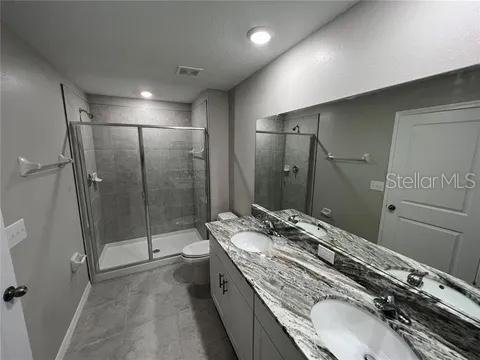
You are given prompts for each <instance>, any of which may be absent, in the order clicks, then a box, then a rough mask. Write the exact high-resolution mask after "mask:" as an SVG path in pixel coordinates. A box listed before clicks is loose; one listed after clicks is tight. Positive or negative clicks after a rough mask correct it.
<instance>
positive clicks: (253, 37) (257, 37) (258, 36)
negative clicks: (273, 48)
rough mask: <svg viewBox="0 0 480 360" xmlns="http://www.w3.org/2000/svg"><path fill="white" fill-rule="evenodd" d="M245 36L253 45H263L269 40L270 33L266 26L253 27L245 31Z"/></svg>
mask: <svg viewBox="0 0 480 360" xmlns="http://www.w3.org/2000/svg"><path fill="white" fill-rule="evenodd" d="M247 37H248V38H249V39H250V41H251V42H253V43H254V44H255V45H265V44H266V43H268V42H269V41H270V39H271V38H272V35H270V32H269V31H268V29H267V28H264V27H262V26H257V27H254V28H252V29H250V30H248V32H247Z"/></svg>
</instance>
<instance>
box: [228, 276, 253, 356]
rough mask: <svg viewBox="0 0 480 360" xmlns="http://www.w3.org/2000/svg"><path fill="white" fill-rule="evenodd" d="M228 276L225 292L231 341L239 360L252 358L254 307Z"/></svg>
mask: <svg viewBox="0 0 480 360" xmlns="http://www.w3.org/2000/svg"><path fill="white" fill-rule="evenodd" d="M226 276H227V277H226V283H225V286H224V290H223V292H224V304H225V307H224V308H225V311H226V312H227V314H226V316H227V318H228V321H227V322H228V327H229V329H228V330H229V331H228V332H229V335H230V341H231V342H232V344H233V346H234V348H235V351H236V353H237V356H238V358H239V360H252V347H253V309H252V308H251V307H250V306H249V305H248V303H247V302H246V300H245V299H244V297H243V296H242V295H241V293H240V291H239V290H238V288H237V287H236V286H235V284H234V283H233V282H232V281H231V280H230V276H229V275H228V274H227V275H226Z"/></svg>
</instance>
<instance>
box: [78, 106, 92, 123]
mask: <svg viewBox="0 0 480 360" xmlns="http://www.w3.org/2000/svg"><path fill="white" fill-rule="evenodd" d="M78 111H79V112H80V121H82V113H85V114H87V116H88V118H89V119H90V120H92V119H93V114H92V113H89V112H88V111H87V110H85V109H82V108H80V109H78Z"/></svg>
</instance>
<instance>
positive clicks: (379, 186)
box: [370, 180, 385, 192]
mask: <svg viewBox="0 0 480 360" xmlns="http://www.w3.org/2000/svg"><path fill="white" fill-rule="evenodd" d="M370 190H375V191H382V192H383V191H384V190H385V182H383V181H375V180H372V181H370Z"/></svg>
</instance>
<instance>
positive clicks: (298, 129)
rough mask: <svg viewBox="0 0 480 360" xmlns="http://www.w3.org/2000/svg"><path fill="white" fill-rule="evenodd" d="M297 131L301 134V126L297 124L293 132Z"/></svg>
mask: <svg viewBox="0 0 480 360" xmlns="http://www.w3.org/2000/svg"><path fill="white" fill-rule="evenodd" d="M295 130H296V131H297V133H299V132H300V125H298V124H297V125H295V126H294V127H293V128H292V131H295Z"/></svg>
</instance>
